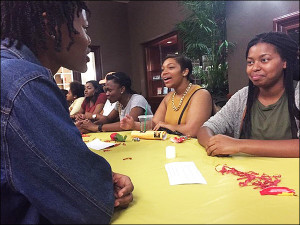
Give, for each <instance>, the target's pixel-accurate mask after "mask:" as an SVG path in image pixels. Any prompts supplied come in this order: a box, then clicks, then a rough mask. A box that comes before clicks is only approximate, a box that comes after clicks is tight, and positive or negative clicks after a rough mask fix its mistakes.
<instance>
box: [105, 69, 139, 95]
mask: <svg viewBox="0 0 300 225" xmlns="http://www.w3.org/2000/svg"><path fill="white" fill-rule="evenodd" d="M106 80H107V81H108V80H113V81H114V83H116V84H119V85H120V87H122V86H124V87H125V92H126V93H129V94H136V92H135V91H133V90H132V89H131V79H130V77H129V76H128V75H127V74H126V73H124V72H115V73H113V74H111V75H109V76H107V77H106Z"/></svg>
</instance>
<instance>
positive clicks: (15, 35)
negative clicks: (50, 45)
mask: <svg viewBox="0 0 300 225" xmlns="http://www.w3.org/2000/svg"><path fill="white" fill-rule="evenodd" d="M82 9H84V10H86V11H87V12H88V13H89V14H90V11H89V9H88V8H87V6H86V4H85V3H84V2H83V1H1V40H4V39H5V38H8V39H9V43H8V45H7V47H11V46H12V45H13V44H14V42H15V41H16V43H15V44H16V48H17V49H20V48H21V47H22V45H23V44H25V45H26V46H27V47H28V48H30V49H31V51H32V52H33V53H34V54H35V55H38V50H39V49H40V48H43V49H47V46H46V35H45V32H46V31H47V30H48V32H49V35H54V36H55V50H56V51H60V50H61V25H62V24H63V23H66V24H67V27H68V31H69V37H70V39H71V40H70V43H69V45H68V49H69V48H70V47H71V45H72V44H73V43H74V35H75V34H78V33H79V32H78V31H77V30H75V28H74V26H73V21H74V14H75V10H76V13H77V16H79V13H80V12H81V10H82ZM44 12H46V18H44V17H43V13H44ZM45 19H47V21H48V22H47V24H46V23H45Z"/></svg>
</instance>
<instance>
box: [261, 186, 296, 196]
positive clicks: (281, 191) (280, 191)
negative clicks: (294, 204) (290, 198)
mask: <svg viewBox="0 0 300 225" xmlns="http://www.w3.org/2000/svg"><path fill="white" fill-rule="evenodd" d="M260 194H261V195H296V194H295V190H293V189H289V188H287V187H267V188H265V189H262V190H261V191H260Z"/></svg>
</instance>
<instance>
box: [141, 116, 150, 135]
mask: <svg viewBox="0 0 300 225" xmlns="http://www.w3.org/2000/svg"><path fill="white" fill-rule="evenodd" d="M152 117H153V115H141V116H138V118H139V121H140V131H141V132H146V131H147V130H152ZM149 121H150V122H149Z"/></svg>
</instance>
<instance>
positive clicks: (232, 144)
mask: <svg viewBox="0 0 300 225" xmlns="http://www.w3.org/2000/svg"><path fill="white" fill-rule="evenodd" d="M239 143H240V140H239V139H235V138H232V137H229V136H226V135H222V134H218V135H215V136H212V137H211V138H210V139H209V141H208V143H207V146H206V147H205V149H206V152H207V155H209V156H228V155H232V154H236V153H239V152H240V145H239Z"/></svg>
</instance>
